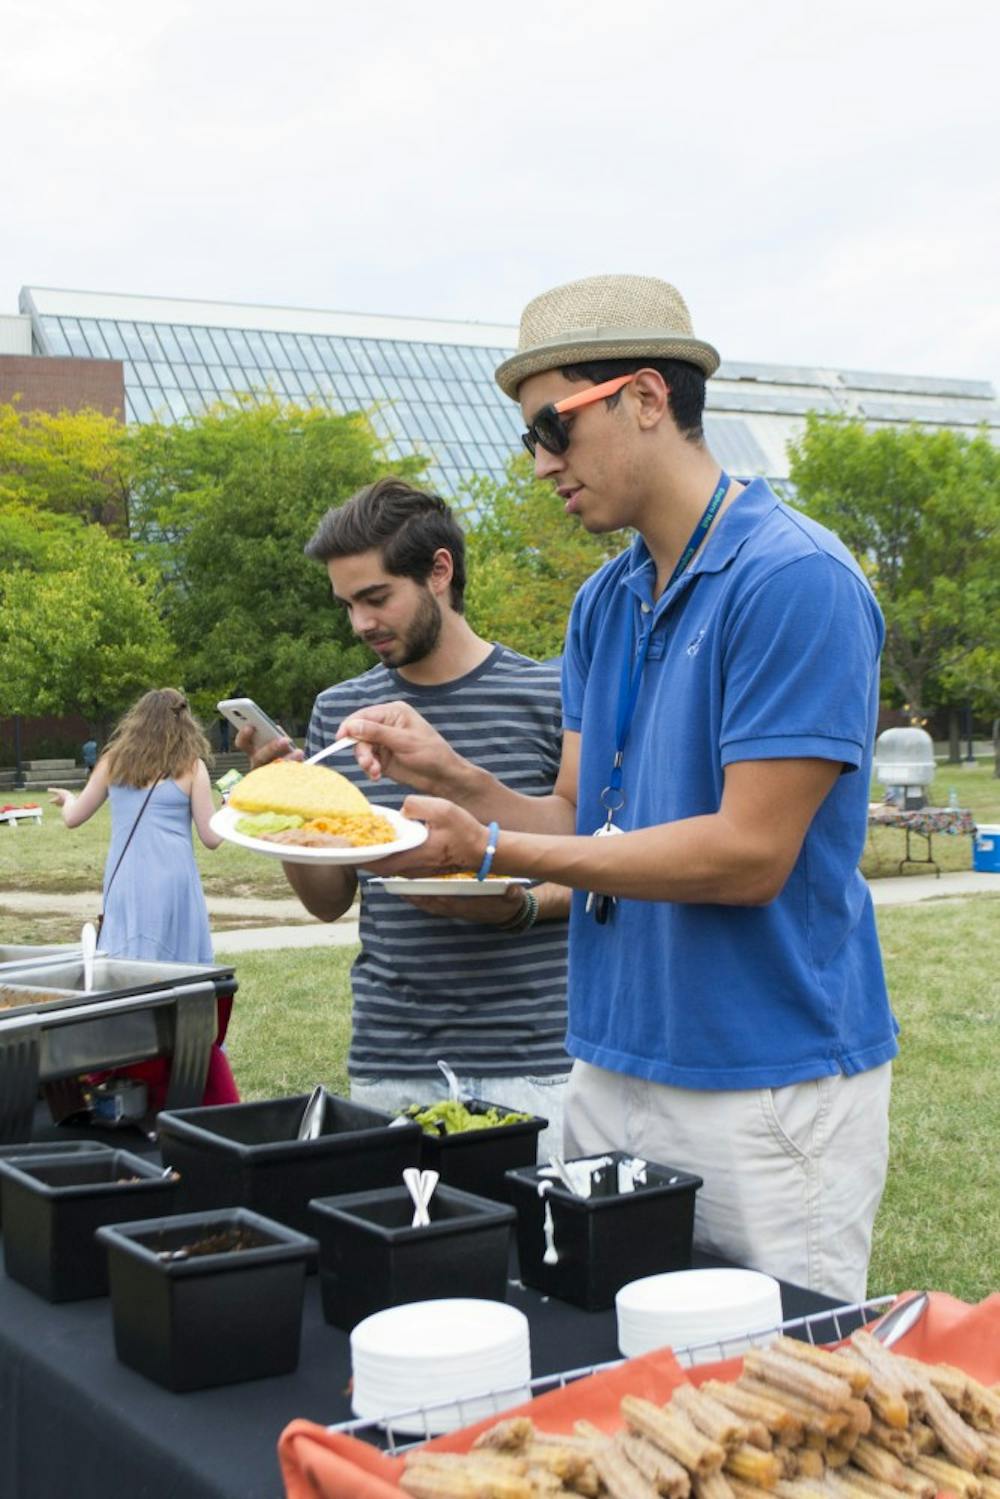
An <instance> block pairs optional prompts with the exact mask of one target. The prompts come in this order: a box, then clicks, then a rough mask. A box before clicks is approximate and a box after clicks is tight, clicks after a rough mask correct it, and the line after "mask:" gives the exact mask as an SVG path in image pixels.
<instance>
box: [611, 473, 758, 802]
mask: <svg viewBox="0 0 1000 1499" xmlns="http://www.w3.org/2000/svg"><path fill="white" fill-rule="evenodd" d="M730 482H731V481H730V478H729V475H728V474H727V473H726V472H725V471H723V472H722V473H721V474H720V475H719V482H718V484H717V485H716V487H715V491H714V493H713V495H712V498H711V499H710V500H709V502H708V504H707V505H706V506H705V512H704V514H703V515H702V517H701V520H700V521H699V522H698V524H697V525H696V526H695V528H694V531H693V532H692V534H691V540H690V541H689V542H688V544H687V546H686V547H685V548H684V550H683V552H681V555H680V556H679V557H678V559H677V565H676V567H675V568H674V570H673V572H672V573H671V574H670V579H669V581H668V583H667V586H666V588H665V589H664V590H663V591H664V593H665V594H666V593H669V592H670V589H671V588H672V587H673V586H674V584H675V583H676V582H677V579H678V578H679V577H680V576H681V573H683V572H684V571H685V569H686V568H687V566H688V564H689V562H690V561H691V558H692V557H693V556H694V554H695V552H696V551H697V550H698V548H699V547H700V546H701V544H702V542H703V541H704V540H705V535H706V533H707V531H708V528H709V526H710V525H711V524H712V522H713V520H714V519H715V516H716V512H717V511H718V509H719V506H720V505H721V504H722V502H723V500H724V499H725V497H726V494H727V492H728V490H729V485H730ZM652 633H653V622H652V619H650V621H649V623H648V625H647V626H646V629H645V631H644V633H643V634H642V636H641V637H640V639H639V648H638V651H637V652H636V659H635V665H634V666H633V665H632V653H633V650H634V649H635V620H634V616H633V623H632V634H631V638H630V640H629V645H628V649H627V650H626V652H625V654H624V656H623V658H622V672H621V680H620V682H619V687H618V722H617V728H616V732H615V746H616V747H615V758H614V761H613V762H612V766H611V780H610V781H609V782H608V784H607V786H606V787H605V788H604V792H602V800H603V797H604V795H605V794H606V793H607V792H608V791H613V792H616V793H620V792H621V787H622V779H623V770H622V765H623V762H624V759H625V741H626V740H627V739H628V732H629V729H630V728H631V726H632V716H633V714H634V713H635V705H636V703H637V702H638V700H639V687H640V685H641V683H642V670H643V667H644V666H645V664H646V653H647V651H648V650H649V641H650V637H651V636H652ZM604 805H605V808H606V810H607V813H608V820H609V821H610V819H611V815H612V813H613V812H617V811H618V810H619V809H620V808H621V807H622V806H623V805H624V797H622V799H621V800H620V801H618V802H617V805H616V806H609V805H608V803H607V802H605V803H604Z"/></svg>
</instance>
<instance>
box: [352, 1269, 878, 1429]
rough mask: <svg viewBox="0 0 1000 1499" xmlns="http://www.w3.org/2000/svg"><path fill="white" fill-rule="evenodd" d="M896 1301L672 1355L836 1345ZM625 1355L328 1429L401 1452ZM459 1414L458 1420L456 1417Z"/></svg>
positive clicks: (612, 1365) (797, 1320) (707, 1356)
mask: <svg viewBox="0 0 1000 1499" xmlns="http://www.w3.org/2000/svg"><path fill="white" fill-rule="evenodd" d="M895 1300H896V1297H895V1296H875V1297H872V1298H871V1299H870V1300H868V1301H853V1302H850V1303H848V1304H846V1305H844V1306H838V1307H831V1308H829V1309H828V1310H827V1311H823V1312H810V1313H809V1315H808V1316H805V1317H791V1318H789V1319H788V1320H787V1321H785V1322H777V1323H773V1324H772V1325H771V1326H770V1327H761V1328H758V1329H756V1331H754V1332H743V1333H739V1334H737V1335H736V1336H734V1337H730V1338H716V1339H713V1340H711V1341H709V1342H707V1343H692V1344H689V1345H688V1346H687V1347H684V1348H675V1349H674V1356H675V1357H676V1358H677V1360H678V1362H679V1363H681V1364H688V1365H690V1364H698V1363H707V1362H708V1361H709V1360H714V1359H726V1358H732V1357H733V1356H734V1355H735V1354H737V1353H742V1352H743V1351H744V1350H745V1349H746V1347H747V1345H748V1344H749V1345H751V1346H760V1345H762V1344H764V1343H767V1342H769V1341H770V1340H771V1339H772V1338H773V1337H775V1336H776V1335H777V1334H779V1333H785V1334H788V1335H793V1336H798V1337H800V1338H802V1339H804V1340H805V1341H806V1342H809V1343H839V1342H840V1341H841V1340H842V1339H843V1338H846V1337H847V1336H848V1335H849V1334H850V1333H852V1332H854V1331H855V1330H856V1329H857V1328H859V1327H864V1326H865V1325H866V1323H868V1322H874V1321H875V1320H876V1319H877V1318H878V1317H880V1316H881V1315H882V1313H883V1312H884V1311H886V1310H887V1309H888V1307H889V1306H891V1305H892V1303H893V1302H894V1301H895ZM625 1362H626V1360H625V1359H620V1358H616V1359H610V1360H608V1362H607V1363H603V1364H590V1365H588V1366H586V1367H584V1368H580V1369H566V1370H563V1371H562V1372H561V1373H559V1374H540V1375H538V1376H536V1377H535V1378H534V1379H531V1380H528V1381H527V1383H521V1384H518V1385H516V1386H512V1387H507V1388H505V1389H499V1390H484V1391H481V1392H480V1393H478V1394H475V1395H466V1396H461V1397H459V1396H455V1397H453V1398H452V1399H450V1400H447V1401H443V1402H441V1403H440V1404H435V1405H426V1406H415V1407H413V1408H412V1409H410V1410H405V1411H394V1412H393V1413H392V1415H387V1416H381V1417H379V1418H378V1419H377V1420H373V1419H371V1418H369V1417H365V1418H360V1419H357V1420H354V1421H341V1422H338V1423H337V1424H336V1425H334V1426H331V1427H329V1428H328V1429H329V1430H330V1431H342V1432H347V1433H349V1434H350V1435H351V1436H355V1437H360V1438H361V1439H362V1440H364V1441H368V1442H371V1443H372V1444H373V1445H374V1446H377V1447H381V1448H382V1449H383V1450H384V1451H386V1452H390V1453H397V1452H405V1451H406V1449H407V1448H408V1447H414V1446H417V1445H418V1444H419V1443H420V1442H424V1441H428V1440H429V1439H430V1438H431V1437H432V1436H435V1435H440V1434H441V1431H442V1427H441V1425H440V1423H439V1420H438V1419H437V1418H438V1417H440V1416H441V1415H442V1414H445V1413H447V1415H448V1428H449V1429H457V1428H459V1427H461V1426H468V1425H470V1424H471V1423H472V1422H473V1421H482V1420H484V1419H485V1418H486V1417H487V1416H489V1415H497V1416H499V1415H501V1414H502V1413H503V1412H504V1411H505V1410H509V1409H510V1408H511V1407H512V1406H515V1405H522V1404H523V1403H524V1400H525V1397H526V1395H527V1396H528V1397H530V1398H531V1399H534V1398H535V1397H536V1396H538V1395H547V1394H548V1393H549V1391H550V1390H561V1389H564V1388H565V1386H566V1385H568V1384H572V1383H573V1382H574V1381H575V1380H577V1379H586V1378H588V1376H589V1375H591V1374H601V1373H603V1372H604V1371H605V1370H606V1369H617V1368H619V1367H620V1366H621V1365H622V1364H623V1363H625ZM456 1412H457V1419H454V1415H455V1413H456Z"/></svg>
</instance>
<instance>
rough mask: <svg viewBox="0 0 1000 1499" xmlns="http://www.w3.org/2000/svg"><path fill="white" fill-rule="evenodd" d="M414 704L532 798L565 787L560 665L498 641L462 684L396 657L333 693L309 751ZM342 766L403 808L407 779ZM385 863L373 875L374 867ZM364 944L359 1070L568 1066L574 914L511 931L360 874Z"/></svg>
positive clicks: (484, 1071)
mask: <svg viewBox="0 0 1000 1499" xmlns="http://www.w3.org/2000/svg"><path fill="white" fill-rule="evenodd" d="M393 701H403V702H407V703H411V704H412V705H413V707H415V708H416V709H417V710H418V712H420V713H421V714H422V715H423V717H424V718H426V719H427V721H428V723H430V724H433V726H434V727H435V728H436V729H437V730H438V732H439V733H440V734H442V735H443V736H444V738H445V739H447V740H448V742H449V744H451V745H452V746H453V748H454V749H455V750H457V752H458V753H459V754H460V755H462V756H464V758H465V759H467V760H471V761H473V763H474V764H476V765H479V766H482V767H483V768H484V769H485V770H488V771H490V772H491V773H492V774H493V775H495V776H496V777H497V778H498V779H499V780H501V781H503V782H504V783H505V785H507V786H510V787H511V788H512V789H513V790H515V791H520V792H523V793H524V794H525V795H527V796H546V795H548V793H549V792H550V791H551V790H552V787H553V785H554V784H555V779H556V772H557V771H558V768H559V759H560V754H561V748H562V710H561V704H560V694H559V668H558V666H556V665H542V664H539V663H538V662H537V661H532V660H530V659H529V658H528V657H527V656H520V655H518V654H517V652H516V651H511V650H508V649H507V647H506V646H503V645H496V646H494V648H493V650H492V652H491V653H490V655H489V656H488V657H487V658H486V660H485V661H484V662H483V663H482V664H481V665H480V666H477V667H476V669H475V670H474V671H471V672H469V673H468V675H466V676H464V677H459V678H458V679H457V680H456V681H453V682H445V683H442V684H437V685H435V686H430V687H427V686H419V685H416V684H414V683H412V682H407V681H405V680H404V678H402V677H401V676H400V675H399V674H398V672H395V671H391V670H389V669H388V668H386V667H385V666H381V665H380V666H375V667H373V668H372V669H371V671H368V672H365V673H364V674H363V675H362V676H360V677H354V678H352V679H351V680H350V681H349V682H341V683H339V684H338V685H337V686H336V687H329V688H327V690H326V691H325V692H321V693H320V695H319V697H318V698H317V699H316V703H315V705H314V707H313V714H312V719H311V721H310V724H309V734H308V738H307V741H306V754H307V755H312V754H315V753H316V751H317V750H320V749H322V748H323V747H324V746H325V745H327V744H330V743H332V741H333V737H334V732H335V730H336V729H337V726H338V725H339V724H340V722H341V720H342V719H344V718H346V717H347V716H348V715H349V714H352V713H359V712H361V711H362V710H363V709H364V708H366V707H369V706H371V705H372V704H373V703H385V702H393ZM336 769H337V770H339V771H340V772H341V773H342V774H343V775H346V776H348V777H349V778H350V779H351V780H353V781H354V782H355V783H356V784H357V785H359V786H360V787H361V788H362V790H363V791H364V793H365V795H366V796H367V797H368V798H369V800H370V801H371V802H372V803H373V804H375V805H377V806H391V807H400V806H401V805H402V803H403V801H404V800H405V798H406V796H407V794H408V788H406V787H405V786H401V785H400V784H399V783H398V782H396V781H391V780H389V779H388V778H385V779H383V780H380V781H370V780H368V778H367V776H365V775H364V773H363V772H362V771H360V770H359V769H358V767H357V765H356V764H355V763H354V761H353V759H351V758H350V757H348V756H346V755H341V756H340V757H339V759H338V761H337V765H336ZM375 872H376V871H374V870H373V871H372V873H375ZM360 884H361V917H360V938H361V952H360V953H359V955H358V957H357V959H356V960H355V963H354V968H353V970H352V988H353V991H354V1022H353V1033H352V1037H351V1048H350V1054H349V1058H348V1066H349V1069H350V1072H351V1075H352V1077H356V1078H367V1079H372V1080H374V1079H376V1078H383V1077H427V1076H434V1077H436V1076H437V1075H438V1073H437V1060H438V1058H439V1057H444V1058H445V1060H446V1061H448V1062H450V1063H451V1065H452V1066H453V1067H454V1068H455V1070H456V1071H457V1072H458V1073H459V1075H461V1073H462V1072H466V1073H468V1074H470V1075H471V1076H490V1077H503V1076H512V1075H517V1076H525V1077H532V1076H551V1075H552V1074H554V1073H561V1072H566V1071H567V1070H568V1069H569V1065H570V1059H569V1057H568V1056H567V1055H566V1050H565V1036H566V934H567V922H565V921H540V922H537V923H536V925H535V926H534V927H532V929H531V930H530V931H529V932H524V933H523V934H521V935H520V936H513V935H510V934H508V933H505V932H500V931H498V930H497V929H496V927H494V926H486V925H481V924H479V923H476V922H469V921H454V920H451V919H450V918H445V917H442V916H431V915H428V914H427V913H426V912H424V911H418V910H417V908H416V907H415V906H411V905H409V904H408V902H406V901H404V900H400V898H399V897H398V896H395V895H387V894H386V893H385V892H384V891H383V890H382V889H381V888H380V887H379V886H377V885H375V886H369V883H368V879H367V878H366V875H365V874H361V876H360Z"/></svg>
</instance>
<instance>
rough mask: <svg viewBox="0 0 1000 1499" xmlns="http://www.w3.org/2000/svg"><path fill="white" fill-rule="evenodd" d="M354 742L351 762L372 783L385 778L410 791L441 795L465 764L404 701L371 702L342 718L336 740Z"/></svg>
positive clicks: (435, 730) (446, 742)
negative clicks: (355, 741)
mask: <svg viewBox="0 0 1000 1499" xmlns="http://www.w3.org/2000/svg"><path fill="white" fill-rule="evenodd" d="M345 735H350V737H351V738H352V739H357V740H358V743H357V744H356V745H355V747H354V758H355V760H357V762H358V764H359V765H360V767H361V769H362V770H363V771H364V772H365V774H366V775H367V776H368V777H369V779H371V780H373V781H378V780H380V779H381V778H382V777H383V776H389V777H390V779H391V780H393V781H400V782H401V783H402V784H403V785H404V786H412V787H413V789H414V790H415V791H425V792H427V793H428V794H430V795H434V796H436V795H440V794H442V793H443V792H446V791H447V790H448V787H449V781H450V779H451V778H452V777H454V775H455V774H456V773H457V772H458V771H459V770H460V769H461V767H462V766H464V765H465V763H466V762H465V761H464V760H463V759H462V757H461V755H457V754H456V753H455V751H454V750H453V749H452V748H451V746H450V745H449V743H448V741H447V740H446V739H444V738H443V737H442V736H441V735H440V734H439V733H438V731H437V729H434V728H432V727H431V725H430V724H429V723H428V722H427V720H426V719H425V718H422V717H421V716H420V714H419V713H418V712H417V710H416V709H415V708H411V707H410V705H409V704H408V703H377V704H375V705H373V706H372V707H370V708H365V709H364V710H363V711H362V712H360V713H352V714H351V716H350V717H349V718H345V719H344V721H343V723H342V724H341V725H340V727H339V728H338V730H337V733H336V738H338V739H340V738H341V737H342V736H345Z"/></svg>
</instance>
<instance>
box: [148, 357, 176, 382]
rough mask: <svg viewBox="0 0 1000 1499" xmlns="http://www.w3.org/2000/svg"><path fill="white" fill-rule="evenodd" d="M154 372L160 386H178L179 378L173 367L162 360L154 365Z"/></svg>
mask: <svg viewBox="0 0 1000 1499" xmlns="http://www.w3.org/2000/svg"><path fill="white" fill-rule="evenodd" d="M153 370H154V372H155V375H156V379H157V381H158V382H159V384H160V385H163V386H171V385H176V384H177V376H176V375H175V374H174V370H173V366H172V365H170V364H165V363H164V362H163V360H162V359H161V360H159V361H158V362H157V363H156V364H154V365H153Z"/></svg>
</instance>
